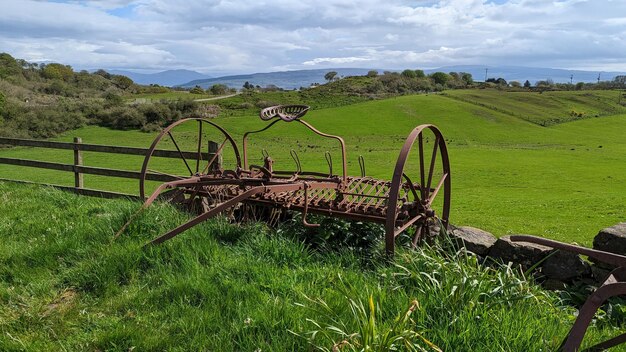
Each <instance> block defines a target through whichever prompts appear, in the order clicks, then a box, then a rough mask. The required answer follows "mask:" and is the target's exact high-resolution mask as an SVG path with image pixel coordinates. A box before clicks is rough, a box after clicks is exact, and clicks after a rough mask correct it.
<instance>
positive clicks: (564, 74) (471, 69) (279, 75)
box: [131, 65, 626, 89]
mask: <svg viewBox="0 0 626 352" xmlns="http://www.w3.org/2000/svg"><path fill="white" fill-rule="evenodd" d="M485 68H486V69H488V71H487V78H499V77H502V78H504V79H505V80H507V81H519V82H520V83H524V82H525V81H526V80H528V81H530V83H531V84H533V85H534V84H535V83H536V82H537V81H545V80H548V79H551V80H552V81H554V82H555V83H567V82H569V81H570V76H571V75H573V76H574V77H573V79H572V81H573V83H577V82H585V83H595V82H596V81H597V80H598V73H600V72H598V71H580V70H565V69H555V68H540V67H518V66H479V65H460V66H444V67H439V68H434V69H426V70H424V72H426V73H427V74H430V73H433V72H437V71H442V72H446V73H448V72H468V73H471V74H472V76H473V77H474V80H475V81H484V79H485ZM370 70H376V71H378V72H379V73H380V74H382V73H383V71H398V72H399V71H401V70H383V69H372V68H328V69H317V70H296V71H282V72H267V73H253V74H248V75H235V76H224V77H216V78H209V79H206V78H201V79H194V80H192V81H190V82H187V83H184V84H179V86H180V87H184V88H192V87H194V86H196V85H198V86H200V87H202V88H205V89H206V88H208V87H210V86H212V85H214V84H225V85H227V86H228V87H229V88H235V89H240V88H241V87H242V86H243V84H244V83H245V82H249V83H250V84H252V85H255V86H256V85H258V86H261V87H265V86H267V85H270V84H273V85H275V86H278V87H280V88H283V89H297V88H300V87H309V86H310V85H311V84H312V83H320V84H321V83H324V82H325V79H324V75H325V74H326V73H327V72H329V71H336V72H337V76H338V77H341V76H363V75H365V74H366V73H367V72H368V71H370ZM618 75H626V73H625V72H602V73H600V80H602V81H611V80H613V78H615V76H618ZM131 78H132V77H131Z"/></svg>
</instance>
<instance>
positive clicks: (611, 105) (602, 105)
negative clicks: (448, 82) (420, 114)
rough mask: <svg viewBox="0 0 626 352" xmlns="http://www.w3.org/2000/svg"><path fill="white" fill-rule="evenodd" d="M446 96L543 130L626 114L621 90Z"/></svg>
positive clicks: (470, 92)
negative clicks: (534, 124) (518, 119)
mask: <svg viewBox="0 0 626 352" xmlns="http://www.w3.org/2000/svg"><path fill="white" fill-rule="evenodd" d="M445 95H446V96H448V97H450V98H453V99H458V100H461V101H465V102H468V103H472V104H475V105H478V106H482V107H486V108H489V109H492V110H495V111H499V112H503V113H506V114H508V115H512V116H516V117H519V118H521V119H524V120H526V121H530V122H532V123H536V124H538V125H542V126H550V125H554V124H558V123H563V122H568V121H573V120H580V119H585V118H592V117H603V116H611V115H617V114H626V98H624V97H623V96H622V95H623V92H622V91H619V90H595V91H545V92H534V93H529V92H527V91H498V90H455V91H446V92H445Z"/></svg>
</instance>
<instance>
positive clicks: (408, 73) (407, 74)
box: [401, 70, 417, 78]
mask: <svg viewBox="0 0 626 352" xmlns="http://www.w3.org/2000/svg"><path fill="white" fill-rule="evenodd" d="M401 75H402V76H404V77H406V78H417V74H416V73H415V71H413V70H404V71H402V73H401Z"/></svg>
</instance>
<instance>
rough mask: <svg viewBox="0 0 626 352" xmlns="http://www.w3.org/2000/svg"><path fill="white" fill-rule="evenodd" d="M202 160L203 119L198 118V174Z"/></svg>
mask: <svg viewBox="0 0 626 352" xmlns="http://www.w3.org/2000/svg"><path fill="white" fill-rule="evenodd" d="M200 160H202V120H198V155H197V156H196V174H197V173H198V172H199V171H200Z"/></svg>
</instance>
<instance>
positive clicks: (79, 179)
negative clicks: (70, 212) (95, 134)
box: [74, 137, 83, 188]
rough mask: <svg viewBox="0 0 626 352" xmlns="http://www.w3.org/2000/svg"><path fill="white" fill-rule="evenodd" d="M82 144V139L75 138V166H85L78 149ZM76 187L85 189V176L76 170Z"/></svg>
mask: <svg viewBox="0 0 626 352" xmlns="http://www.w3.org/2000/svg"><path fill="white" fill-rule="evenodd" d="M82 142H83V140H82V139H81V138H80V137H74V166H82V165H83V154H82V152H81V151H80V150H79V149H78V145H79V144H81V143H82ZM74 187H76V188H83V174H82V173H80V172H78V170H77V169H74Z"/></svg>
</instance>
